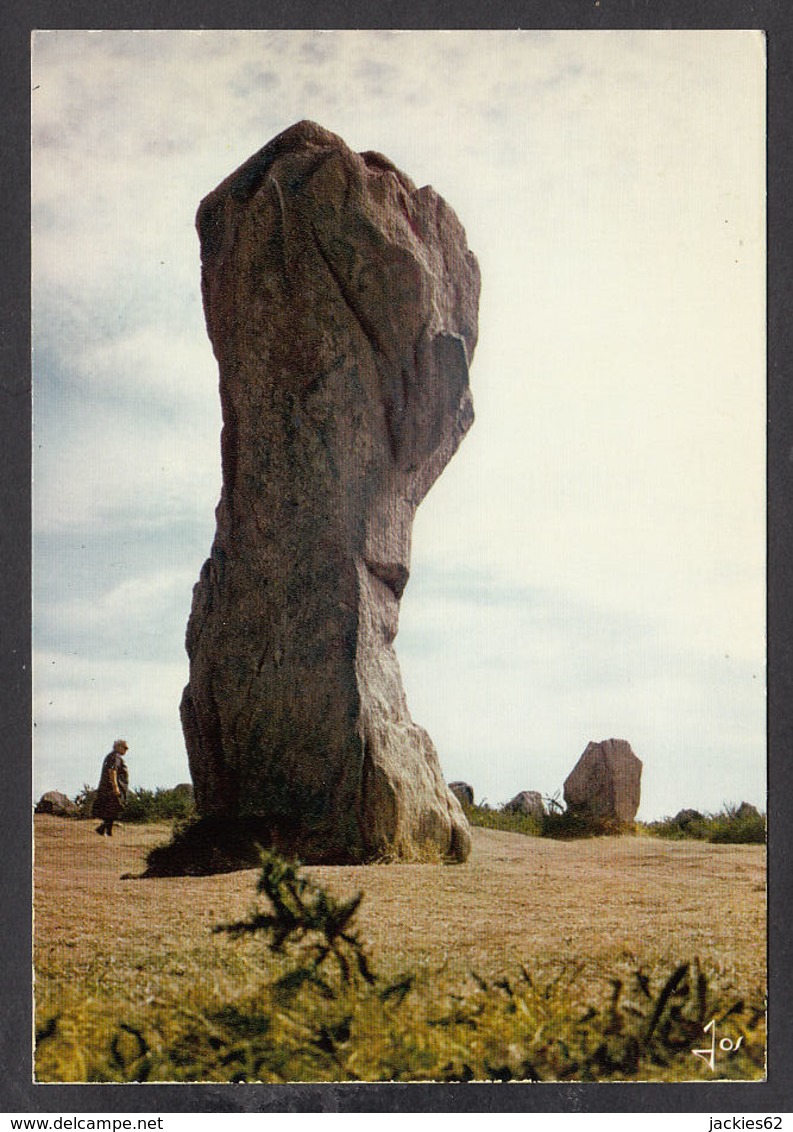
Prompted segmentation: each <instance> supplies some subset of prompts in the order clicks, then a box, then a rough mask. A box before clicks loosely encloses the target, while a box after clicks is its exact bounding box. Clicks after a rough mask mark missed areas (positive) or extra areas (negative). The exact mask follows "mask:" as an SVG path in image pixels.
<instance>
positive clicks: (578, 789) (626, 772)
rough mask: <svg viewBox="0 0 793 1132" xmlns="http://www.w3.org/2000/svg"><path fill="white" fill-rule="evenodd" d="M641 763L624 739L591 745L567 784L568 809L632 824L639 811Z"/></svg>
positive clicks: (565, 785)
mask: <svg viewBox="0 0 793 1132" xmlns="http://www.w3.org/2000/svg"><path fill="white" fill-rule="evenodd" d="M641 777H642V763H641V759H638V758H637V757H636V755H635V754H634V753H633V751H632V750H631V745H630V743H628V742H626V740H625V739H605V740H604V741H603V742H602V743H589V744H588V746H587V748H586V750H585V751H584V753H583V754H582V755H581V758H580V759H579V760H578V762H577V763H576V765H575V766H574V767H573V769H572V771H571V772H570V774H569V775H568V776H567V778H566V779H565V783H564V800H565V803H566V805H567V808H568V809H569V810H573V811H578V812H580V813H587V814H590V815H591V816H592V817H598V818H613V819H614V820H616V821H620V822H630V821H633V819H634V818H635V817H636V811H637V810H638V808H639V800H640V796H641V794H640V790H641Z"/></svg>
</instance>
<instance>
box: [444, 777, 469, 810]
mask: <svg viewBox="0 0 793 1132" xmlns="http://www.w3.org/2000/svg"><path fill="white" fill-rule="evenodd" d="M449 789H450V790H451V792H452V794H454V796H455V798H456V799H457V801H458V802H459V803H460V805H462V806H473V804H474V788H473V786H469V785H468V783H467V782H450V783H449Z"/></svg>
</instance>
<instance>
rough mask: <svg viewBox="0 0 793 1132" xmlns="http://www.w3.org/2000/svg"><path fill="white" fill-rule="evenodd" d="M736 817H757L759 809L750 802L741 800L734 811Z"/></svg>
mask: <svg viewBox="0 0 793 1132" xmlns="http://www.w3.org/2000/svg"><path fill="white" fill-rule="evenodd" d="M735 816H736V818H759V817H760V811H759V810H758V808H757V806H753V805H752V803H751V802H741V804H740V806H739V807H738V809H737V810H736V811H735Z"/></svg>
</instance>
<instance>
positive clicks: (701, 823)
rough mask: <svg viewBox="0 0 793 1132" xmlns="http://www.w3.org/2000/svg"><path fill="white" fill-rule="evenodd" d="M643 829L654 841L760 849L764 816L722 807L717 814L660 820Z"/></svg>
mask: <svg viewBox="0 0 793 1132" xmlns="http://www.w3.org/2000/svg"><path fill="white" fill-rule="evenodd" d="M684 814H685V811H684ZM646 828H647V829H648V830H649V831H650V833H652V834H653V835H654V836H656V837H664V838H667V839H668V840H673V841H679V840H683V839H686V838H689V839H693V840H695V841H710V842H713V843H715V844H722V845H724V844H733V845H761V844H763V843H764V842H765V840H766V823H765V817H764V815H763V814H761V813H758V812H757V810H755V809H754V808H753V807H747V806H732V805H725V806H724V807H723V809H722V810H720V811H719V813H717V814H697V815H696V816H695V817H688V816H684V817H682V818H681V817H674V818H663V819H662V820H661V821H656V822H649V823H648V825H647V827H646Z"/></svg>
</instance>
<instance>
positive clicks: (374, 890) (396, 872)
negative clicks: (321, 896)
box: [35, 816, 766, 1032]
mask: <svg viewBox="0 0 793 1132" xmlns="http://www.w3.org/2000/svg"><path fill="white" fill-rule="evenodd" d="M35 822H36V826H35V854H36V856H35V882H36V885H35V966H36V1000H37V1010H38V1015H39V1018H40V1020H43V1019H45V1018H47V1017H49V1016H51V1015H52V1014H53V1013H55V1012H63V1013H64V1014H65V1015H66V1016H67V1017H69V1016H71V1017H73V1019H74V1020H75V1022H74V1024H75V1025H76V1026H77V1027H78V1029H81V1030H82V1031H83V1032H86V1030H88V1031H90V1030H91V1027H92V1026H93V1025H96V1026H100V1025H101V1024H102V1020H104V1021H105V1022H107V1021H108V1020H115V1021H116V1022H118V1021H122V1020H126V1021H134V1019H135V1017H136V1016H140V1015H141V1013H142V1012H144V1011H146V1010H151V1009H154V1010H156V1009H158V1008H161V1007H164V1008H166V1009H167V1008H169V1005H170V1004H173V1003H174V1002H177V1003H181V1004H183V1005H189V1002H190V999H191V998H192V997H193V995H194V994H195V993H196V992H197V991H198V992H200V993H201V996H202V997H203V996H204V995H205V994H209V995H211V996H212V997H215V996H218V997H220V998H221V999H226V1000H231V999H236V998H239V997H240V996H243V995H245V994H251V993H253V992H254V991H255V990H256V988H257V987H258V986H259V985H260V984H261V982H262V979H263V977H264V975H265V974H266V973H267V972H268V970H270V969H271V968H272V964H273V962H274V961H273V959H272V957H271V956H270V954H269V952H268V951H267V948H266V946H265V944H264V942H263V941H262V940H260V939H257V938H256V937H253V938H249V939H246V940H242V941H235V940H231V939H229V938H228V936H226V935H224V934H221V935H217V934H213V931H212V929H213V928H214V927H215V926H217V925H218V924H221V923H228V922H230V921H232V920H236V919H240V918H244V917H245V916H246V915H247V914H248V913H249V912H250V910H251V909H252V907H253V906H254V905H255V904H256V894H255V884H256V879H257V876H258V871H257V870H256V869H250V870H245V871H242V872H237V873H231V874H225V875H221V876H213V877H202V878H196V877H176V878H159V879H148V880H140V879H122V875H123V874H124V873H133V874H137V873H140V872H142V870H143V867H144V858H145V854H146V852H147V850H149V849H150V848H151V847H152V846H154V845H156V844H160V843H162V842H163V841H165V840H167V838H168V836H169V833H170V831H169V829H168V828H167V827H165V826H153V825H150V826H126V827H122V828H120V829H118V831H117V833H116V834H115V835H114V837H113V839H112V841H111V840H109V839H107V838H99V837H97V836H96V835H95V833H94V831H93V830H94V826H93V824H92V823H90V822H73V821H68V820H62V819H57V818H52V817H47V816H40V817H37V818H36V819H35ZM472 834H473V852H472V854H471V857H470V859H469V861H468V862H466V863H465V864H463V865H455V866H444V865H432V864H416V865H410V864H407V865H369V866H353V867H329V866H324V867H313V868H311V869H310V870H308V871H309V873H310V874H311V876H312V877H314V878H315V879H316V880H317V882H318V883H319V884H321V885H322V886H324V887H325V888H327V889H329V890H331V891H332V892H333V893H334V894H335V895H337V896H339V897H340V898H343V897H346V896H350V895H353V894H354V893H356V892H358V891H361V890H363V892H364V893H365V897H364V900H363V903H362V905H361V908H360V910H359V913H358V917H357V925H358V928H359V930H360V935H361V938H362V939H363V940H365V941H366V942H367V945H368V950H369V953H370V955H371V957H372V960H373V962H374V963H375V965H376V966H377V968H378V970H381V971H383V972H390V973H394V974H396V973H398V972H399V971H401V970H404V969H407V968H410V969H413V970H418V971H419V972H424V973H425V974H426V975H427V976H430V977H431V978H432V979H433V981H436V982H440V981H442V982H443V983H449V984H450V985H452V984H454V983H455V982H456V981H464V980H465V979H466V978H467V977H468V976H469V975H470V973H471V972H472V971H475V972H477V973H478V974H479V975H482V976H484V977H497V976H499V975H503V974H505V973H508V972H509V971H510V970H512V969H514V968H515V966H516V964H517V963H523V964H525V966H526V967H527V968H528V969H529V970H530V971H531V972H532V973H535V974H536V975H537V976H538V977H539V978H548V977H552V976H553V973H554V972H555V971H556V972H558V971H560V970H562V969H564V970H565V972H566V977H569V975H570V973H571V972H572V971H576V976H575V979H576V988H577V993H576V997H578V995H579V994H580V999H581V1002H582V1003H583V1002H584V1001H585V1000H586V997H587V995H589V994H590V993H597V994H598V995H600V996H601V997H602V994H603V987H604V985H605V986H607V985H608V981H609V979H610V978H611V977H612V976H614V975H615V974H621V973H625V974H627V973H628V972H631V971H634V970H636V969H637V968H638V967H640V966H641V967H645V968H646V969H652V968H654V967H655V966H656V965H657V964H658V963H666V964H667V965H668V964H670V963H678V962H681V961H685V960H691V959H694V958H695V957H696V958H698V959H699V960H700V962H701V963H702V965H703V967H704V968H705V969H707V970H708V971H709V972H710V974H711V977H712V981H713V983H714V984H715V985H717V986H718V987H719V988H720V989H723V990H724V991H725V992H727V993H734V994H735V995H736V996H739V995H745V994H753V995H758V994H759V995H762V990H763V988H764V986H765V979H766V972H765V849H764V847H763V846H759V845H712V844H708V843H704V842H670V841H660V840H655V839H652V838H646V837H622V838H594V839H591V840H585V841H575V842H560V841H550V840H542V839H539V838H528V837H522V836H520V835H517V834H509V833H501V832H497V831H494V830H487V829H477V828H475V829H473V830H472Z"/></svg>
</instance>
